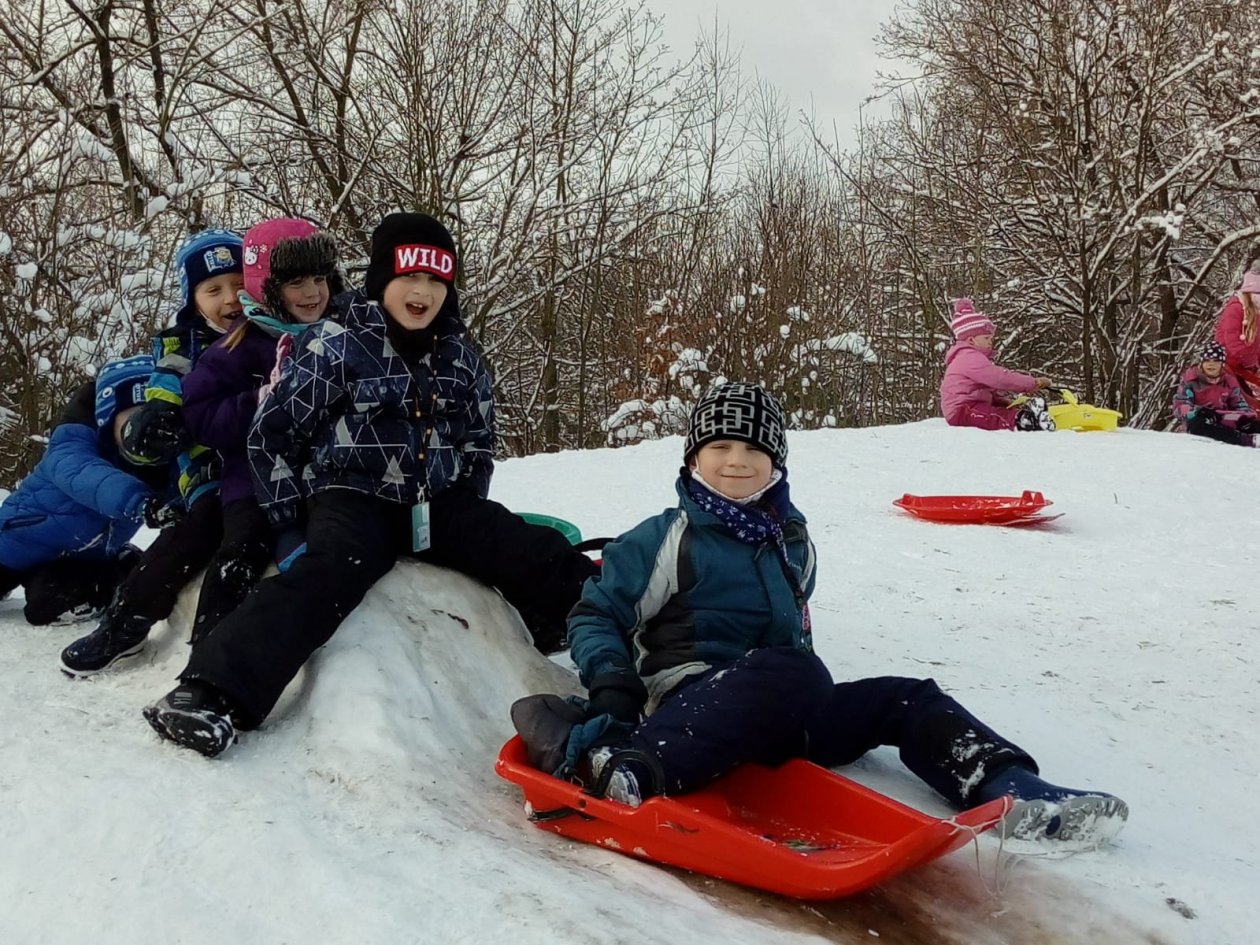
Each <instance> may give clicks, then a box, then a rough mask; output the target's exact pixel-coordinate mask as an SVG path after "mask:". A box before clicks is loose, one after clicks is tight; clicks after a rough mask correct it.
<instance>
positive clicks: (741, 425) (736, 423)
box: [683, 384, 788, 469]
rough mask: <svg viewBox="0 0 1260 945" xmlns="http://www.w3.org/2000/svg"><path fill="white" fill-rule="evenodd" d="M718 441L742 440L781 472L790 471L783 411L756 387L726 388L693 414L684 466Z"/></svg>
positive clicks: (717, 390)
mask: <svg viewBox="0 0 1260 945" xmlns="http://www.w3.org/2000/svg"><path fill="white" fill-rule="evenodd" d="M714 440H739V441H741V442H744V443H748V444H751V445H752V446H755V447H757V449H759V450H761V451H763V452H764V453H766V454H768V455H769V456H770V459H771V460H772V461H773V462H774V465H775V467H776V468H778V469H786V468H787V452H788V448H787V433H786V424H785V423H784V421H783V408H782V407H780V406H779V402H778V401H777V400H775V399H774V398H773V397H771V396H770V394H769V393H768V392H767V391H766V390H765V389H764V388H762V387H758V386H757V385H756V384H723V385H721V386H720V387H715V388H713V389H712V390H711V391H709V392H708V393H707V394H705V395H704V396H703V397H701V398H700V403H698V404H696V409H695V410H693V411H692V412H691V423H690V425H689V428H688V430H687V445H686V448H685V450H684V452H683V462H684V463H687V464H689V463H690V462H691V458H692V457H693V456H695V455H696V451H697V450H698V449H700V447H702V446H704V445H705V444H706V443H712V442H713V441H714Z"/></svg>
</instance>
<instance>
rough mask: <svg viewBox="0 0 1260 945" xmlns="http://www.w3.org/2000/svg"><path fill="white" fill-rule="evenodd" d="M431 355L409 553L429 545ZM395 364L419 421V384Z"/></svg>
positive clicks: (433, 394) (434, 400)
mask: <svg viewBox="0 0 1260 945" xmlns="http://www.w3.org/2000/svg"><path fill="white" fill-rule="evenodd" d="M388 317H389V316H388V315H387V316H386V318H388ZM433 347H434V349H435V350H436V348H437V336H436V335H434V337H433ZM431 354H432V352H430V356H426V357H428V361H429V363H428V367H429V372H430V376H431V377H432V379H433V391H432V392H431V394H430V396H429V422H428V423H427V424H424V425H422V426H421V425H419V424H417V426H420V428H421V430H423V434H422V435H421V437H420V450H419V453H418V454H417V456H416V459H417V460H418V461H419V463H420V477H419V478H420V481H419V486H418V490H417V492H418V494H417V497H416V504H415V505H413V506H412V507H411V550H412V551H413V552H421V551H428V550H429V548H430V547H432V545H433V535H432V531H431V529H430V516H429V499H428V491H429V474H428V461H427V457H428V449H429V440H430V438H431V437H432V436H433V426H434V417H433V411H434V408H436V406H437V374H436V372H435V371H434V370H433V364H432V357H431ZM399 360H400V361H402V363H403V367H405V368H406V369H407V376H408V377H410V378H411V384H412V387H413V389H414V390H415V392H416V393H415V409H414V414H415V419H416V420H421V419H423V418H424V411H423V410H421V409H420V406H421V403H422V402H423V392H422V388H421V386H420V382H419V380H417V379H416V375H415V374H413V373H412V371H411V365H409V364H408V363H407V361H406V359H404V358H402V357H401V356H400V357H399Z"/></svg>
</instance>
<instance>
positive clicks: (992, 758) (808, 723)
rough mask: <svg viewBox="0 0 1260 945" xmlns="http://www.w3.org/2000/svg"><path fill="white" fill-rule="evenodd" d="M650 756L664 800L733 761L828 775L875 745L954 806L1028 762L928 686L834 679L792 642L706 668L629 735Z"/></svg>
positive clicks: (926, 682) (925, 682)
mask: <svg viewBox="0 0 1260 945" xmlns="http://www.w3.org/2000/svg"><path fill="white" fill-rule="evenodd" d="M631 742H632V744H633V745H634V747H635V748H638V749H640V750H641V751H644V752H647V753H648V754H649V755H651V756H653V757H655V758H656V759H657V760H658V761H659V762H660V765H661V770H662V771H663V773H664V775H665V784H664V789H665V793H666V794H682V793H685V792H687V791H694V790H696V789H698V788H701V787H703V786H704V785H706V784H708V783H709V782H710V781H713V780H714V779H716V778H718V777H721V776H722V775H723V774H726V773H727V772H729V771H731V770H732V769H733V768H735V767H736V766H737V765H739V764H742V763H743V762H746V761H755V762H759V763H761V764H765V765H771V766H774V765H779V764H782V763H783V762H785V761H787V760H788V759H790V758H808V759H809V760H810V761H813V762H815V763H817V764H820V765H823V766H825V767H828V768H833V767H836V766H839V765H845V764H849V763H851V762H854V761H856V760H857V759H859V758H861V757H862V756H863V755H864V754H866V752H868V751H870V750H871V749H872V748H876V747H878V746H880V745H892V746H895V747H896V748H898V749H900V753H901V760H902V762H903V763H904V764H905V766H906V767H907V768H909V769H910V770H911V771H913V772H914V773H915V774H916V775H918V776H919V777H920V778H922V779H923V780H924V781H925V782H927V784H928V785H929V786H930V787H932V788H933V789H934V790H935V791H937V792H938V793H939V794H941V795H942V796H943V797H945V798H946V799H947V800H948V801H949V802H950V803H951V804H953V805H955V806H956V807H959V808H963V807H967V806H969V803H970V800H969V799H970V797H971V796H972V792H973V791H974V790H975V788H976V787H977V786H979V785H980V784H981V783H982V782H983V781H984V780H985V778H986V777H989V776H991V775H993V774H996V773H997V772H998V771H1000V770H1001V769H1002V768H1005V767H1007V766H1009V765H1011V764H1013V763H1018V764H1021V765H1024V766H1026V767H1028V768H1029V769H1031V770H1033V771H1034V772H1035V771H1036V770H1037V766H1036V763H1035V762H1034V761H1033V759H1032V758H1031V757H1030V756H1029V755H1028V754H1027V753H1026V752H1025V751H1023V750H1022V749H1021V748H1018V747H1017V746H1015V745H1013V744H1012V743H1011V742H1009V741H1007V740H1006V739H1004V738H1002V736H1000V735H998V734H997V733H996V732H994V731H993V730H992V729H991V728H989V727H988V726H987V725H985V724H984V723H983V722H981V721H979V720H978V719H977V718H976V717H975V716H973V715H972V714H971V713H970V712H968V711H967V710H966V709H964V708H963V707H962V706H961V705H959V704H958V703H957V702H956V701H954V699H952V698H950V697H949V696H948V695H946V694H945V693H943V692H942V691H941V690H940V687H938V686H937V685H936V683H935V681H933V680H931V679H906V678H902V677H897V676H881V677H876V678H872V679H858V680H854V681H852V682H842V683H835V682H833V681H832V679H831V674H830V672H828V670H827V667H826V666H825V665H824V664H823V662H822V660H820V659H819V658H818V657H817V656H815V655H813V654H812V653H807V652H805V651H803V650H797V649H794V648H791V647H768V648H765V649H760V650H754V651H753V652H751V653H749V654H747V655H746V656H744V657H742V658H741V659H739V660H736V661H735V662H734V663H732V664H731V665H730V666H727V667H725V668H722V669H717V670H711V671H710V672H708V673H706V674H704V675H703V676H698V677H696V680H695V681H694V682H692V683H691V684H689V685H685V687H684V688H683V689H682V690H681V691H676V692H675V693H674V694H673V695H672V696H670V697H668V698H667V699H666V701H665V702H664V704H662V705H661V707H660V708H659V709H657V710H656V712H655V713H653V714H652V715H651V716H649V717H648V719H647V720H646V721H645V722H643V723H642V724H641V725H640V726H639V727H638V728H637V729H636V730H635V732H634V734H633V735H632V736H631Z"/></svg>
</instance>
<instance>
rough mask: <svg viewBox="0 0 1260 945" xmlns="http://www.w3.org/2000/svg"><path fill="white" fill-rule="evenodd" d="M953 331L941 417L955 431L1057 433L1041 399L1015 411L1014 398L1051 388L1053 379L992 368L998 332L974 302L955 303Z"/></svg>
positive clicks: (942, 387) (964, 300) (946, 359)
mask: <svg viewBox="0 0 1260 945" xmlns="http://www.w3.org/2000/svg"><path fill="white" fill-rule="evenodd" d="M949 327H950V329H951V330H952V331H953V333H954V338H955V339H956V341H955V343H954V346H953V347H952V348H950V349H949V353H948V354H946V355H945V377H944V378H942V379H941V412H942V413H944V414H945V422H946V423H948V424H949V425H950V426H951V427H979V428H980V429H981V430H1053V429H1054V421H1053V420H1052V419H1050V412H1049V411H1048V410H1047V409H1046V402H1045V399H1044V398H1041V397H1030V398H1029V399H1028V401H1027V403H1025V404H1024V405H1023V406H1022V407H1012V406H1011V400H1012V397H1013V395H1014V394H1031V393H1033V392H1035V391H1039V390H1044V389H1045V388H1046V387H1048V386H1050V378H1048V377H1034V376H1033V375H1031V374H1021V373H1019V372H1018V371H1008V370H1007V369H1006V368H1004V367H1000V366H998V365H996V364H994V363H993V335H994V334H995V333H996V331H997V329H996V328H995V327H994V325H993V322H991V321H990V320H989V318H988V316H986V315H985V314H984V313H983V312H977V311H976V308H975V306H974V305H973V304H972V302H971V299H959V300H958V301H957V302H955V303H954V320H953V321H952V322H950V326H949Z"/></svg>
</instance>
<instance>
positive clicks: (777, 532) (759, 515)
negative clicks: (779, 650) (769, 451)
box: [682, 467, 809, 633]
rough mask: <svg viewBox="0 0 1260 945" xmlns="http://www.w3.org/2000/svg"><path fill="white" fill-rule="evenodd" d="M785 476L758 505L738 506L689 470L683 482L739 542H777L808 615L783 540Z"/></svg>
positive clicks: (798, 601)
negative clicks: (705, 485)
mask: <svg viewBox="0 0 1260 945" xmlns="http://www.w3.org/2000/svg"><path fill="white" fill-rule="evenodd" d="M782 473H783V478H782V479H780V480H779V481H778V482H776V483H775V484H774V485H773V486H771V487H770V490H769V491H768V492H767V493H766V494H765V495H763V496H762V497H761V499H760V500H758V501H757V502H756V503H755V504H750V505H738V504H737V503H735V502H732V501H731V500H730V499H727V498H724V497H722V496H720V495H718V494H717V493H716V492H713V491H712V490H710V489H706V488H705V487H704V484H703V483H701V482H697V481H696V479H695V477H694V476H692V475H691V470H689V469H687V468H686V467H683V470H682V476H683V482H684V483H685V484H686V489H687V495H688V497H689V498H690V499H691V501H692V502H694V503H696V505H698V506H699V507H700V509H701V510H702V511H705V512H708V513H709V514H710V515H712V516H713V517H715V518H716V519H717V520H718V521H720V522H721V523H722V524H723V525H725V526H726V527H727V528H729V529H730V530H731V532H732V533H734V535H735V537H736V538H738V539H739V540H740V541H742V542H745V543H746V544H749V545H760V544H763V543H764V542H767V541H773V542H774V546H775V548H776V549H777V550H778V552H779V562H780V564H782V566H783V573H784V575H786V576H787V579H788V583H789V584H790V585H791V586H792V596H793V597H795V598H796V605H797V606H798V607H800V608H801V609H802V611H803V612H804V613H805V614H808V610H806V609H805V592H804V590H802V588H801V582H800V581H799V580H797V578H796V572H795V571H794V570H792V563H791V560H790V559H789V558H788V551H787V542H785V541H784V540H783V522H784V521H785V520H786V519H787V516H788V510H789V509H790V508H791V498H790V497H789V493H788V481H787V470H786V469H784V470H782ZM805 621H806V624H805V626H806V630H807V633H808V626H809V624H808V621H809V618H808V616H806V617H805Z"/></svg>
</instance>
